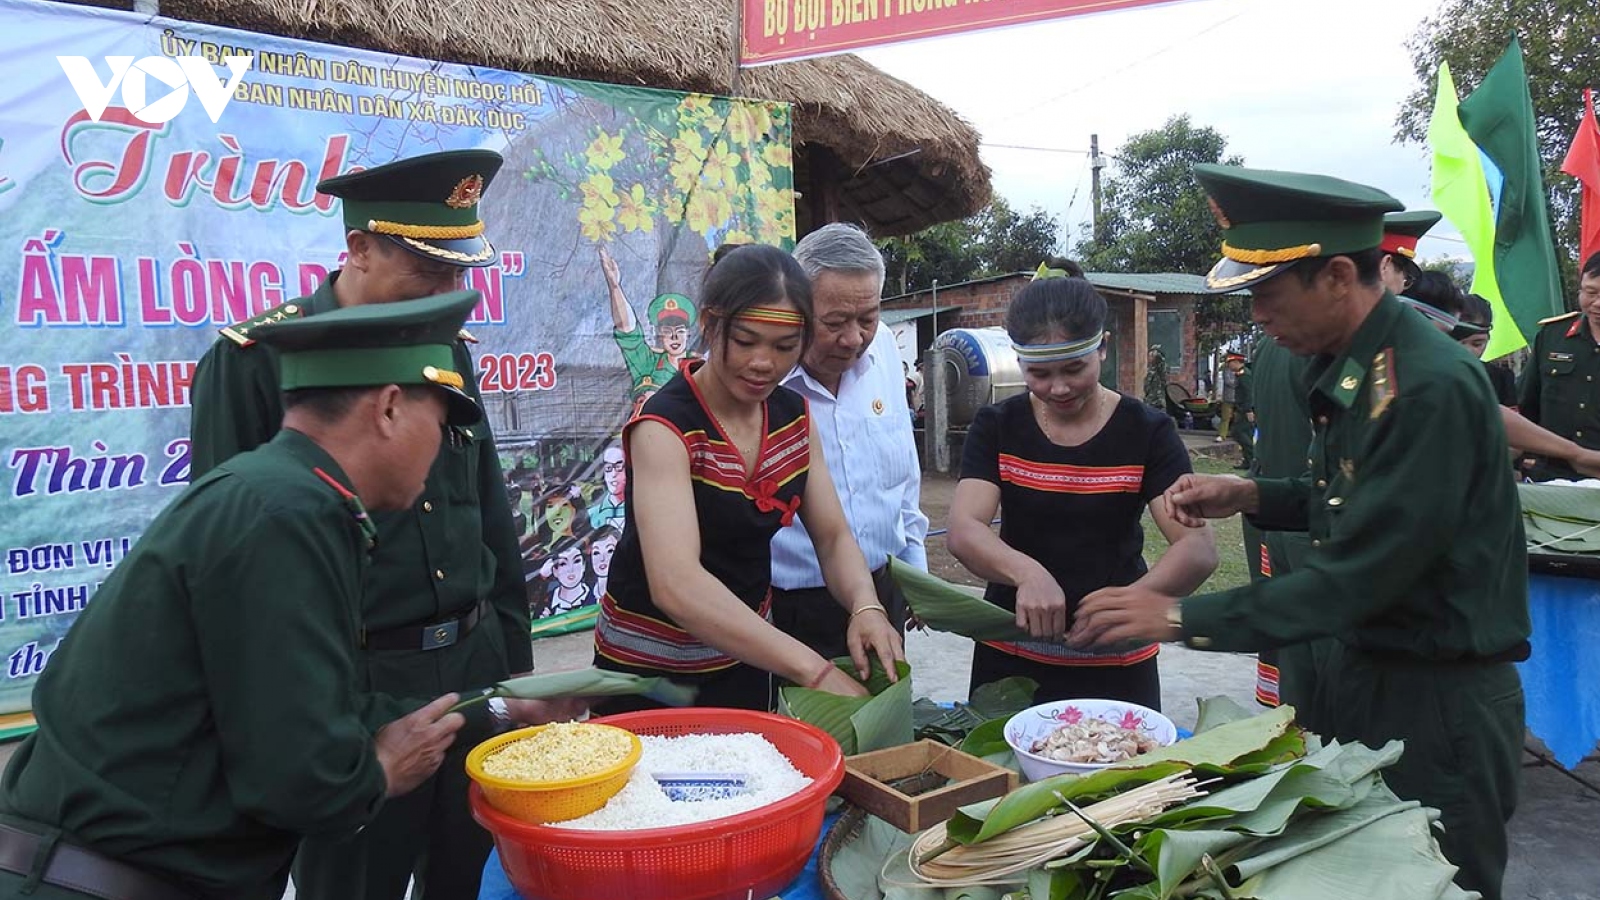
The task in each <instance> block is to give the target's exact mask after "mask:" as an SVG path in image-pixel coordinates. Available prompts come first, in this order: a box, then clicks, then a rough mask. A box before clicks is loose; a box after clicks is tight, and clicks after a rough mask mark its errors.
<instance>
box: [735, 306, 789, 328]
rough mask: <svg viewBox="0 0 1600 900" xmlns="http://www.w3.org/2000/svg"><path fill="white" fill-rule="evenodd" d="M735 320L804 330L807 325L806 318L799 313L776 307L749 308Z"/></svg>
mask: <svg viewBox="0 0 1600 900" xmlns="http://www.w3.org/2000/svg"><path fill="white" fill-rule="evenodd" d="M733 320H734V321H735V322H753V323H756V324H760V325H792V326H794V327H796V328H803V327H805V324H806V317H805V316H803V315H801V314H800V313H799V312H798V311H796V310H792V309H782V308H779V307H776V306H747V307H745V308H744V309H743V310H741V311H740V312H739V314H738V315H736V316H734V317H733Z"/></svg>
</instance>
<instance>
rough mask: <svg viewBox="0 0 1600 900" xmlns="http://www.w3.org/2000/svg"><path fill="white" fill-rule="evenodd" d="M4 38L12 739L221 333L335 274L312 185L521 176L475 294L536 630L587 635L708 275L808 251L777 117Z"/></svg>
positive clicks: (224, 42) (41, 20)
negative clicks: (721, 253) (395, 176)
mask: <svg viewBox="0 0 1600 900" xmlns="http://www.w3.org/2000/svg"><path fill="white" fill-rule="evenodd" d="M0 20H3V21H5V22H6V28H5V29H4V30H0V59H5V60H6V64H7V72H8V73H9V76H10V77H8V78H7V79H5V81H4V82H0V244H3V245H4V246H5V247H7V248H10V250H9V253H15V254H16V255H14V256H11V255H5V256H0V259H3V260H5V261H4V262H0V464H3V466H4V475H5V492H6V498H5V504H4V510H5V514H4V516H3V518H0V553H3V554H4V568H3V569H0V713H16V712H20V711H23V710H26V709H27V708H28V703H29V694H30V691H31V689H32V685H33V681H34V678H35V677H36V676H37V675H38V673H39V672H40V671H41V670H42V669H43V668H44V666H45V665H46V664H47V663H48V660H49V657H50V654H51V652H52V651H53V650H54V648H55V647H56V645H57V644H58V642H59V641H60V639H61V637H62V635H63V634H65V633H66V631H67V628H68V627H69V626H70V625H71V623H72V621H73V619H74V617H75V615H76V613H77V612H79V611H80V610H82V609H83V608H84V607H85V606H86V605H87V604H89V603H91V602H93V599H94V592H95V588H96V587H97V586H98V585H99V584H100V583H101V582H102V581H103V580H104V579H105V578H106V576H107V574H108V572H109V571H110V570H111V569H112V567H114V566H115V565H116V564H117V562H118V561H119V560H120V559H122V558H123V556H125V555H126V554H127V553H128V551H129V549H130V547H132V545H133V544H134V542H135V541H137V539H138V536H139V533H140V531H141V529H143V528H144V527H145V526H146V525H147V524H148V523H149V522H150V521H151V519H152V518H154V516H155V515H156V514H157V513H158V512H159V511H160V510H161V509H162V507H164V506H165V505H166V504H167V503H168V502H170V501H171V500H172V499H173V498H174V497H176V496H177V495H178V493H179V492H180V491H182V490H183V488H184V485H185V484H186V483H187V480H188V469H189V462H188V437H187V434H188V426H189V410H188V404H189V393H188V391H189V384H190V379H191V377H192V375H193V372H194V366H195V361H196V360H197V359H198V358H199V357H200V355H201V354H203V353H204V352H205V350H206V348H207V347H208V346H210V344H211V342H212V341H213V340H215V339H216V338H217V329H219V328H221V327H223V326H225V325H228V324H230V323H233V322H237V321H240V320H242V319H245V318H248V317H250V316H253V315H255V314H258V313H260V312H263V311H265V310H267V309H269V308H271V307H273V306H276V305H278V304H281V303H284V302H287V301H289V300H291V299H293V298H295V297H298V296H301V295H304V294H307V293H310V292H311V291H312V290H314V289H315V287H316V286H317V285H318V284H319V283H320V282H321V281H322V280H323V279H324V278H325V277H326V275H327V273H328V272H330V271H332V270H334V269H336V268H337V267H338V266H339V264H340V261H341V256H342V253H343V249H344V240H343V228H342V225H341V220H340V218H339V215H338V206H337V201H335V200H334V199H333V198H331V197H327V196H325V195H321V194H318V193H316V191H315V185H316V184H317V182H318V181H319V180H320V179H322V178H326V177H329V176H332V175H336V174H340V173H343V172H348V171H351V170H353V169H356V168H358V167H359V168H367V167H371V166H374V165H379V164H382V163H386V162H390V161H392V160H394V159H399V158H402V157H406V156H413V155H417V154H420V153H427V152H434V151H439V150H454V149H463V148H473V147H485V148H490V149H494V150H497V151H499V152H500V153H502V154H504V155H505V157H506V165H505V167H504V168H503V169H502V170H501V173H500V176H499V177H498V178H497V179H496V180H495V181H494V182H493V184H491V185H490V187H489V189H488V190H487V191H486V192H485V195H484V199H483V202H482V205H481V207H480V209H481V211H482V215H483V218H484V221H485V222H486V224H487V234H488V236H489V237H490V238H491V239H492V240H493V242H494V244H495V246H496V247H497V248H498V250H499V253H500V257H499V260H498V264H497V265H495V266H492V267H489V268H483V269H469V270H467V271H468V273H469V277H468V283H469V286H470V287H472V288H475V289H477V290H479V291H482V292H483V295H484V300H483V303H482V304H481V306H480V307H479V308H478V310H477V311H476V313H475V314H474V316H473V318H472V322H471V323H469V327H470V329H471V330H472V332H473V333H474V334H475V335H476V336H477V337H478V339H479V340H480V343H478V344H476V345H475V346H474V347H473V352H474V355H475V356H476V359H477V377H478V384H479V388H480V389H481V391H482V393H483V397H484V401H485V406H486V408H487V413H488V416H489V421H490V423H491V424H492V425H493V427H494V430H495V434H496V436H497V439H498V441H499V447H500V453H501V459H502V462H503V464H504V469H505V472H506V490H507V492H508V495H509V496H510V498H511V500H512V506H513V510H514V516H515V520H516V521H515V526H516V528H517V529H518V532H519V534H520V535H521V544H522V551H523V562H524V568H525V571H526V573H527V589H528V600H529V604H530V606H531V607H532V609H533V610H534V612H535V614H536V615H538V616H539V617H540V618H539V619H538V621H537V624H536V627H535V631H536V633H538V632H549V631H559V630H562V629H570V628H572V627H582V625H583V624H585V623H588V622H592V619H593V610H594V603H595V599H596V598H597V596H598V595H599V593H600V592H601V591H603V590H604V585H605V579H606V577H607V574H608V572H609V568H610V559H611V553H612V551H613V549H614V548H615V546H616V539H617V537H618V535H619V534H620V531H621V529H622V527H623V514H624V511H623V505H622V497H623V479H624V473H623V469H622V460H621V451H620V448H619V447H618V446H617V444H616V435H617V433H618V432H619V430H620V428H621V426H622V424H623V423H624V422H625V421H626V420H627V418H628V416H629V414H630V413H631V412H632V411H633V409H634V408H635V406H636V404H637V403H638V402H639V401H641V400H642V399H643V398H644V397H646V396H648V395H649V394H650V393H652V392H653V391H654V390H655V389H656V388H658V387H659V386H660V384H661V383H662V382H663V381H664V380H665V377H667V376H670V374H671V373H672V372H673V371H675V368H676V365H677V362H678V361H679V360H681V359H683V358H684V357H685V356H686V355H688V354H690V353H691V352H692V348H693V346H694V338H693V335H694V334H695V318H696V316H695V309H694V301H693V300H692V299H691V298H692V297H693V296H694V294H695V287H696V285H698V284H699V281H700V279H701V278H702V276H703V274H704V271H705V269H706V266H707V264H708V261H709V253H710V251H711V249H712V248H714V247H716V246H717V245H718V244H720V243H723V242H747V241H759V242H763V243H770V244H776V245H779V246H790V245H792V242H793V239H794V204H793V184H794V182H793V173H792V169H791V164H790V126H789V109H788V107H787V106H786V105H783V104H769V103H758V102H749V101H732V100H728V99H724V98H718V97H710V96H705V95H694V94H682V93H675V92H668V91H658V90H648V89H638V88H623V87H616V86H611V85H600V84H589V83H584V82H575V81H564V80H559V79H550V78H540V77H536V76H531V75H526V74H520V73H512V72H504V71H499V70H494V69H482V68H471V67H466V66H459V65H451V64H444V63H438V62H429V61H427V60H419V59H412V58H408V57H398V56H390V55H385V54H380V53H372V52H368V51H363V50H352V49H346V48H340V47H332V46H326V45H320V44H313V43H309V42H304V41H294V40H288V39H283V38H277V37H270V36H264V35H258V34H251V33H247V32H242V31H233V30H229V29H224V28H216V27H211V26H205V25H199V24H195V23H189V22H180V21H175V20H168V19H160V18H156V19H151V18H148V17H144V16H134V15H130V14H126V13H121V12H116V11H108V10H100V9H93V8H89V7H80V6H68V5H64V4H53V3H43V2H33V0H0ZM229 57H233V59H229ZM243 57H248V59H247V60H244V59H241V58H243ZM201 61H203V62H201ZM3 725H4V723H3V722H0V727H3Z"/></svg>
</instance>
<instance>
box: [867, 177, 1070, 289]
mask: <svg viewBox="0 0 1600 900" xmlns="http://www.w3.org/2000/svg"><path fill="white" fill-rule="evenodd" d="M1060 240H1061V239H1060V229H1059V227H1058V225H1057V223H1056V219H1055V217H1054V216H1052V215H1050V214H1049V213H1046V212H1045V211H1044V210H1042V209H1040V208H1039V207H1037V206H1035V207H1033V208H1032V209H1031V210H1030V211H1028V212H1026V213H1019V212H1017V211H1016V210H1014V209H1012V208H1011V205H1010V204H1009V203H1007V202H1006V201H1005V199H1004V198H1001V197H996V198H995V199H994V200H993V201H992V202H991V203H990V204H989V205H988V206H987V207H985V208H984V209H982V210H980V211H979V212H978V213H976V214H975V215H972V216H969V217H968V218H965V219H962V220H960V221H957V222H943V223H940V224H938V225H935V226H933V227H932V228H925V229H923V230H922V231H919V232H917V233H916V234H911V235H907V236H905V237H898V238H888V239H885V240H882V241H879V242H878V248H879V249H880V250H882V251H883V259H884V266H885V269H886V272H887V286H886V287H885V289H884V290H885V291H886V292H888V293H907V292H909V291H918V290H923V289H926V288H928V287H931V286H932V285H933V282H934V281H935V280H937V281H938V282H939V284H941V285H951V284H959V283H961V282H963V281H971V280H973V279H975V278H987V277H989V276H991V275H1002V274H1005V273H1007V272H1024V271H1031V270H1032V269H1034V268H1035V267H1036V266H1038V265H1039V262H1040V261H1041V260H1043V259H1044V258H1045V257H1046V256H1050V255H1051V254H1053V253H1055V252H1056V247H1057V246H1058V245H1059V243H1060Z"/></svg>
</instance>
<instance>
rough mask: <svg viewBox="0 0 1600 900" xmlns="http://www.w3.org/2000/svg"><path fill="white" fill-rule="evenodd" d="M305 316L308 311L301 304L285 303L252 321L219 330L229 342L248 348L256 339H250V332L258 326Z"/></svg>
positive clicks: (237, 323) (248, 320) (246, 320)
mask: <svg viewBox="0 0 1600 900" xmlns="http://www.w3.org/2000/svg"><path fill="white" fill-rule="evenodd" d="M305 314H306V311H305V310H304V309H303V308H302V307H301V306H300V304H298V303H285V304H283V305H282V306H274V307H273V308H272V309H269V310H267V311H266V312H264V313H262V314H261V315H259V316H256V317H254V318H251V319H245V320H244V321H243V322H236V323H234V324H232V325H229V326H228V327H226V328H222V329H219V330H220V331H221V333H222V336H223V337H225V338H227V339H228V340H230V341H233V342H234V343H235V344H238V345H239V346H241V347H248V346H250V345H251V344H254V343H255V338H252V337H250V332H252V331H254V330H255V329H256V327H257V326H259V325H265V324H267V323H268V322H282V321H284V320H286V319H298V318H300V317H301V316H304V315H305Z"/></svg>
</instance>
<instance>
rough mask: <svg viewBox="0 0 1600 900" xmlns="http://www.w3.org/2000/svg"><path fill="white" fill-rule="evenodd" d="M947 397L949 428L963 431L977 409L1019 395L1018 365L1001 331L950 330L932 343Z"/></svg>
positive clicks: (1019, 366) (998, 329) (979, 329)
mask: <svg viewBox="0 0 1600 900" xmlns="http://www.w3.org/2000/svg"><path fill="white" fill-rule="evenodd" d="M933 349H934V353H935V357H936V362H937V363H938V364H939V365H942V366H944V370H945V382H946V384H947V385H948V389H949V394H950V419H949V422H950V427H951V428H965V427H966V426H967V425H970V424H971V423H972V418H973V417H974V416H976V415H977V414H978V410H980V409H982V408H983V407H985V406H988V405H989V404H991V403H998V402H1000V401H1001V400H1004V399H1006V398H1007V397H1010V396H1013V395H1015V394H1020V393H1022V391H1023V390H1024V386H1023V384H1022V365H1021V364H1020V363H1018V362H1017V354H1016V351H1014V350H1012V349H1011V338H1010V337H1008V336H1007V335H1006V332H1005V329H1003V328H952V329H950V330H949V331H946V332H944V333H943V334H940V335H939V336H938V337H937V338H935V339H934V341H933Z"/></svg>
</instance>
